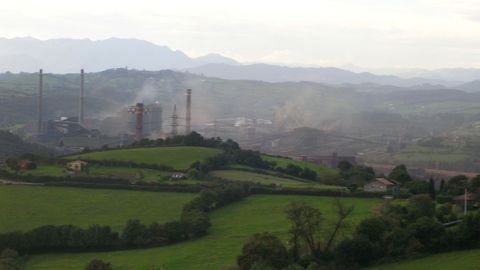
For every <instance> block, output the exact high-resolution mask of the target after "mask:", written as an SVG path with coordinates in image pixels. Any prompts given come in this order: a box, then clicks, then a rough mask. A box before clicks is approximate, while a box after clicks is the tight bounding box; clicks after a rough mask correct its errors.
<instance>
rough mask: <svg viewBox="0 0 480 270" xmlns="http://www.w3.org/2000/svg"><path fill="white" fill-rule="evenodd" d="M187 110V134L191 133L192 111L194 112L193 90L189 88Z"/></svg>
mask: <svg viewBox="0 0 480 270" xmlns="http://www.w3.org/2000/svg"><path fill="white" fill-rule="evenodd" d="M186 95H187V111H186V115H185V134H190V132H191V131H192V130H191V125H190V122H191V118H190V117H191V112H192V90H191V89H187V94H186Z"/></svg>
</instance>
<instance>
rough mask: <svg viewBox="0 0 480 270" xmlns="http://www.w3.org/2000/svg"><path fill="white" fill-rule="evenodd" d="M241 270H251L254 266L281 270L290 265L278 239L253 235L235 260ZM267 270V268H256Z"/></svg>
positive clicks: (283, 247)
mask: <svg viewBox="0 0 480 270" xmlns="http://www.w3.org/2000/svg"><path fill="white" fill-rule="evenodd" d="M237 263H238V266H240V268H241V269H242V270H251V269H253V268H252V267H253V266H254V265H255V264H261V265H262V266H263V267H271V268H273V269H281V268H283V267H286V266H288V265H289V264H290V260H289V258H288V253H287V249H286V248H285V246H284V245H283V244H282V242H281V241H280V239H278V238H277V237H276V236H274V235H272V234H269V233H260V234H255V235H254V236H253V237H252V238H251V239H250V241H249V242H247V243H246V244H245V245H244V246H243V248H242V253H241V255H240V256H239V257H238V259H237ZM257 269H268V268H257Z"/></svg>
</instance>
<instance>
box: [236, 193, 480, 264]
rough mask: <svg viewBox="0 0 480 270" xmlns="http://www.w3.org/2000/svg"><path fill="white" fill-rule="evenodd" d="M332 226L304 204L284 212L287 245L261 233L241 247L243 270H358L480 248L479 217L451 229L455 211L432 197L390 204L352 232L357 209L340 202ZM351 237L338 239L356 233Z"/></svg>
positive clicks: (415, 197) (239, 258)
mask: <svg viewBox="0 0 480 270" xmlns="http://www.w3.org/2000/svg"><path fill="white" fill-rule="evenodd" d="M335 209H336V218H335V220H334V222H333V223H332V224H333V225H331V226H328V227H327V226H325V221H324V219H323V215H322V212H321V211H320V210H319V209H315V208H313V207H311V206H308V205H306V204H303V203H296V202H293V203H291V204H290V205H289V206H288V207H287V209H286V210H285V212H286V216H287V219H288V220H289V221H290V229H289V237H290V238H289V241H288V243H287V245H285V244H284V243H283V242H282V241H281V240H280V239H279V238H277V237H276V236H275V235H273V234H271V233H260V234H256V235H254V236H252V238H251V239H250V240H249V241H248V242H247V243H246V244H245V245H244V246H243V248H242V252H241V254H240V255H239V256H238V259H237V265H238V266H237V268H238V269H241V270H260V269H262V270H276V269H282V270H302V269H303V270H304V269H308V270H320V269H345V270H347V269H359V268H362V267H366V266H369V265H372V264H375V263H378V262H381V261H386V260H391V259H398V258H409V257H416V256H419V255H425V254H432V253H438V252H445V251H452V250H461V249H470V248H478V247H480V213H478V212H475V213H469V214H467V215H466V216H465V217H464V219H463V221H462V222H461V223H460V224H458V225H456V226H454V227H451V228H446V227H445V226H444V225H442V222H443V220H444V218H445V217H446V216H448V215H449V214H451V212H449V211H448V209H447V210H445V209H440V208H437V207H436V205H435V202H434V201H433V200H432V199H431V198H430V196H429V195H415V196H413V197H411V198H410V199H409V200H408V202H407V204H406V205H401V204H397V203H387V204H385V205H384V206H383V208H382V211H381V213H380V214H379V215H378V216H376V217H372V218H368V219H365V220H363V221H362V222H360V223H359V224H358V225H357V226H356V227H354V228H353V230H351V229H350V228H349V226H348V222H347V218H348V217H349V216H350V215H351V213H352V212H353V207H348V206H344V205H342V204H341V203H340V202H338V201H337V202H336V207H335ZM352 231H353V233H351V236H350V237H340V236H341V235H345V232H352Z"/></svg>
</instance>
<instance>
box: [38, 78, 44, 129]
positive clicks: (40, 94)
mask: <svg viewBox="0 0 480 270" xmlns="http://www.w3.org/2000/svg"><path fill="white" fill-rule="evenodd" d="M42 116H43V70H42V69H40V72H39V76H38V123H37V132H38V134H41V133H42V131H43V130H42V121H43V120H42Z"/></svg>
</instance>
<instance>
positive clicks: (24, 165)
mask: <svg viewBox="0 0 480 270" xmlns="http://www.w3.org/2000/svg"><path fill="white" fill-rule="evenodd" d="M31 163H32V162H31V161H30V160H26V159H19V160H17V167H18V168H19V169H20V170H27V169H28V168H29V166H30V164H31Z"/></svg>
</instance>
